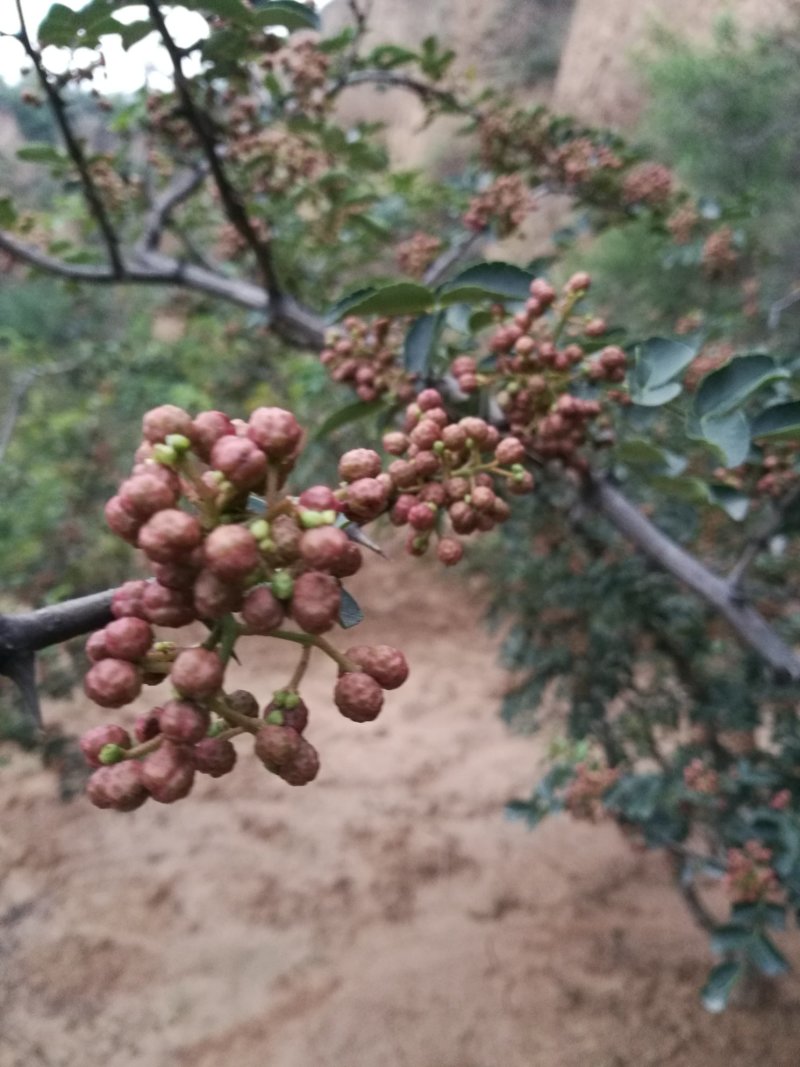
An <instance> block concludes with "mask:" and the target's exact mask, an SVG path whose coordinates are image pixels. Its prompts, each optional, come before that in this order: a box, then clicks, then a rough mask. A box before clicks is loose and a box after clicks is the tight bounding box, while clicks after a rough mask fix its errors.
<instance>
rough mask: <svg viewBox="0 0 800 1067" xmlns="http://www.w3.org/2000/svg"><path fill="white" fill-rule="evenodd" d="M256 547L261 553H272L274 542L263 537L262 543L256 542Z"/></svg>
mask: <svg viewBox="0 0 800 1067" xmlns="http://www.w3.org/2000/svg"><path fill="white" fill-rule="evenodd" d="M258 547H259V548H260V549H261V551H262V552H274V551H275V542H274V541H273V540H272V539H271V538H269V537H265V538H264V540H263V541H259V542H258Z"/></svg>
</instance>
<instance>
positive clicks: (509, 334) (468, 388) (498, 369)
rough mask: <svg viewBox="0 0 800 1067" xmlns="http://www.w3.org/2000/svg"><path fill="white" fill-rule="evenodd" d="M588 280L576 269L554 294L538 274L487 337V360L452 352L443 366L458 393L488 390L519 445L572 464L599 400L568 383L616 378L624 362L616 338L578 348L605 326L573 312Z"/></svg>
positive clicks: (577, 463) (607, 439)
mask: <svg viewBox="0 0 800 1067" xmlns="http://www.w3.org/2000/svg"><path fill="white" fill-rule="evenodd" d="M590 285H591V278H590V276H589V275H588V274H586V273H585V272H584V271H581V272H579V273H577V274H574V275H573V276H572V277H571V278H570V279H569V281H568V282H567V284H566V285H565V286H564V288H563V291H562V293H561V294H560V295H559V294H558V293H557V292H556V290H555V289H554V287H553V286H552V285H551V284H550V283H549V282H548V281H546V280H545V279H544V278H535V279H534V280H533V281H532V282H531V285H530V297H529V299H528V300H527V301H526V303H525V306H524V308H523V309H522V310H521V311H519V312H517V313H516V314H515V315H514V317H513V319H512V320H511V321H510V322H508V323H504V324H502V325H501V326H499V328H498V329H497V330H496V331H495V333H494V334H493V336H492V337H491V338H490V340H489V350H490V354H491V356H492V357H493V360H492V365H491V366H489V367H487V368H486V369H482V368H481V366H480V364H479V361H478V360H476V359H474V358H473V357H471V356H458V357H457V358H456V359H455V360H454V361H453V363H452V364H451V367H450V372H451V374H452V375H453V377H454V378H455V379H456V381H457V383H458V386H459V388H460V389H461V391H462V392H464V393H471V392H475V391H476V390H477V389H480V388H488V389H491V390H493V391H494V392H495V396H496V399H497V402H498V404H499V406H500V409H501V410H502V412H503V414H504V416H505V419H506V421H507V424H508V428H509V430H510V432H511V433H512V434H513V435H514V436H515V437H516V438H517V439H519V440H520V441H521V442H522V443H523V445H524V446H525V448H526V449H530V451H531V452H532V453H534V454H535V455H536V456H538V457H541V458H542V459H543V460H547V459H559V460H561V461H562V462H564V463H566V464H567V465H569V466H573V467H576V468H578V469H582V468H583V467H584V466H585V461H584V460H583V457H581V456H580V455H579V450H580V449H581V447H582V446H583V445H585V444H587V442H589V440H590V427H591V425H592V424H593V423H595V422H596V421H597V420H598V418H599V417H600V416H601V415H602V413H603V405H602V403H601V398H600V397H598V396H596V395H586V396H577V395H573V393H571V392H570V391H569V389H570V387H571V386H572V385H573V384H574V383H575V382H576V380H577V381H579V380H580V379H583V380H584V382H585V383H587V384H594V383H602V382H606V383H618V382H622V381H624V379H625V374H626V367H627V357H626V355H625V352H623V350H622V349H621V348H619V347H618V346H617V345H607V346H606V347H605V348H603V349H602V350H601V351H600V352H599V353H596V354H594V355H587V353H586V351H585V348H584V345H585V344H586V342H587V340H589V341H593V340H594V339H595V338H597V337H602V335H603V334H604V333H605V332H606V330H607V326H606V323H605V320H604V319H602V318H599V317H597V316H581V315H577V314H575V308H576V305H577V304H578V303H579V302H580V301H581V300H582V299H583V297H584V296H585V294H586V292H587V291H588V289H589V287H590ZM606 399H611V400H617V401H620V402H624V399H625V394H617V393H614V394H612V393H607V394H606ZM593 441H594V443H595V444H598V445H599V444H602V445H608V444H611V443H612V442H613V435H612V434H611V433H610V431H608V430H605V431H604V432H603V434H602V435H601V434H599V433H598V434H595V435H594V438H593Z"/></svg>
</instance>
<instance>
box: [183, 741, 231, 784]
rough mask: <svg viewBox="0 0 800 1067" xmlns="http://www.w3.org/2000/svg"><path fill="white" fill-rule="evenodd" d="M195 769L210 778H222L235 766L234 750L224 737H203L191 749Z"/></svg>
mask: <svg viewBox="0 0 800 1067" xmlns="http://www.w3.org/2000/svg"><path fill="white" fill-rule="evenodd" d="M193 753H194V763H195V768H196V769H197V770H198V771H200V773H201V774H207V775H209V776H210V777H211V778H222V777H223V775H225V774H230V772H231V771H232V770H233V768H234V767H235V766H236V749H235V748H234V747H233V745H232V744H231V743H230V741H228V740H227V738H224V737H205V738H203V740H202V741H198V742H197V744H196V745H195V746H194V749H193Z"/></svg>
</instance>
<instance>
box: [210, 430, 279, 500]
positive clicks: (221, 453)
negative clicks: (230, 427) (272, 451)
mask: <svg viewBox="0 0 800 1067" xmlns="http://www.w3.org/2000/svg"><path fill="white" fill-rule="evenodd" d="M210 463H211V466H212V467H213V468H214V469H215V470H218V471H222V473H223V474H224V475H225V477H226V478H227V479H228V481H229V482H231V484H232V485H235V486H236V487H237V489H261V488H262V487H263V485H264V482H265V480H266V477H267V457H266V456H265V455H264V453H263V452H261V451H260V450H259V448H258V447H257V446H256V445H254V444H253V442H252V441H250V440H249V439H248V438H247V437H229V436H226V437H221V438H220V439H219V440H218V441H217V443H216V444H215V445H214V447H213V448H212V449H211V459H210Z"/></svg>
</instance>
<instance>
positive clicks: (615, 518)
mask: <svg viewBox="0 0 800 1067" xmlns="http://www.w3.org/2000/svg"><path fill="white" fill-rule="evenodd" d="M585 499H586V501H587V503H589V504H590V505H591V506H592V507H594V508H596V510H597V511H599V512H600V514H602V515H604V516H605V517H606V518H607V519H608V520H609V522H610V523H611V524H612V525H613V526H614V527H616V529H617V530H618V531H619V532H620V533H621V534H622V535H623V536H624V537H625V538H627V540H628V541H630V542H631V543H632V544H633V545H635V547H636V548H638V549H639V550H640V551H641V552H643V553H644V554H645V555H646V556H647V557H648V558H649V559H651V560H653V561H654V562H655V563H657V564H658V565H659V567H661V568H662V570H665V571H667V573H668V574H671V575H673V577H675V578H677V579H678V580H679V581H681V582H683V584H684V585H686V586H688V587H689V588H690V589H691V590H693V592H695V593H697V594H698V595H699V596H700V597H702V599H703V600H705V602H706V603H707V604H709V605H711V607H713V608H715V609H716V611H718V612H719V613H720V615H722V617H723V618H724V619H725V620H726V621H727V623H728V624H729V625H730V627H731V628H732V629H733V631H734V633H735V634H736V635H737V637H738V638H739V640H740V641H741V642H742V644H743V645H745V647H747V648H751V649H752V650H753V651H754V652H756V653H757V654H758V655H759V656H760V658H761V659H762V660H763V661H764V663H766V664H767V666H769V667H770V668H771V669H772V670H773V672H774V674H775V676H776V678H777V679H778V680H784V681H788V680H791V681H800V656H798V655H797V654H796V653H795V652H794V650H793V649H792V648H790V647H789V645H787V644H786V642H785V641H784V640H783V638H782V637H780V635H779V634H778V633H776V631H775V630H773V629H772V627H771V626H770V625H769V623H768V622H767V621H766V619H765V618H764V617H763V615H760V614H759V612H757V611H756V610H755V608H753V607H752V606H751V605H749V604H746V603H742V600H741V597H739V596H738V595H737V593H736V591H735V590H733V589H732V588H731V585H730V583H729V582H728V581H727V580H726V579H725V578H721V577H719V575H717V574H714V573H713V571H710V570H709V569H708V568H707V567H705V566H704V565H703V564H702V563H700V561H699V560H697V559H695V558H694V556H692V555H690V553H688V552H687V551H686V550H685V549H683V548H681V546H680V545H678V544H676V543H675V542H674V541H672V540H671V539H670V538H669V537H667V536H666V534H664V533H662V532H661V531H660V530H659V529H658V528H657V527H656V526H654V525H653V523H651V522H650V520H649V519H647V518H646V517H645V516H644V515H642V513H641V512H640V511H639V510H638V509H637V508H636V507H634V505H633V504H631V502H630V501H629V500H627V499H626V498H625V497H624V496H623V494H622V493H621V492H620V491H619V490H618V489H616V488H615V487H614V486H613V485H612V484H611V483H610V482H609V481H608V480H606V479H602V478H597V477H592V476H589V477H588V478H587V482H586V491H585Z"/></svg>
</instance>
